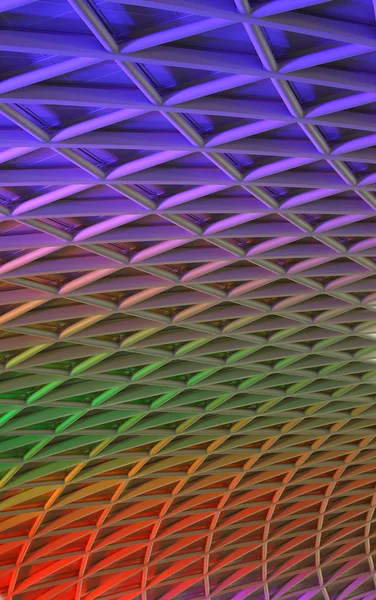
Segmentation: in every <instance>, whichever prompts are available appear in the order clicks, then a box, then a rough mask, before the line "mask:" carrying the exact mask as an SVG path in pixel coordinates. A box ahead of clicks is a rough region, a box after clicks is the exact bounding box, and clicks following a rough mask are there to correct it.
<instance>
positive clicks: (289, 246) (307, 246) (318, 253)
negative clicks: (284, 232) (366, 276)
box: [245, 236, 338, 269]
mask: <svg viewBox="0 0 376 600" xmlns="http://www.w3.org/2000/svg"><path fill="white" fill-rule="evenodd" d="M288 237H289V236H288ZM268 240H269V238H265V237H264V238H261V239H260V238H254V239H251V240H250V243H249V242H248V243H247V245H246V249H247V250H248V251H249V250H252V249H253V248H254V247H255V246H257V245H259V248H255V250H256V249H257V250H258V251H257V254H256V252H255V253H253V252H249V258H250V259H251V260H252V258H253V257H255V258H258V257H259V258H267V259H268V261H269V262H274V264H278V265H279V266H282V267H284V268H287V269H288V268H289V265H291V264H292V265H295V264H298V263H299V262H300V260H304V259H307V258H317V257H324V258H325V257H331V256H332V257H333V258H335V257H336V256H337V254H338V253H337V252H336V251H335V250H334V249H333V248H330V247H329V246H324V245H323V244H321V243H320V242H319V241H318V240H316V239H314V238H310V237H306V238H305V239H304V240H290V239H288V240H286V242H287V243H284V244H281V245H278V246H275V245H273V244H265V245H262V244H263V242H267V241H268ZM245 242H246V240H245ZM273 246H274V247H273ZM296 257H299V259H297V258H296ZM278 261H279V262H278ZM291 261H292V262H291Z"/></svg>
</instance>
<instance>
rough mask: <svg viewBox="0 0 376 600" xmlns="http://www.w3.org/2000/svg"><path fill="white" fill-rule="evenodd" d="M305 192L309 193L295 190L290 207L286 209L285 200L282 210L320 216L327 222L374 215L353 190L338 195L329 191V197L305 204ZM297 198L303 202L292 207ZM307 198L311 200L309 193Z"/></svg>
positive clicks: (289, 199)
mask: <svg viewBox="0 0 376 600" xmlns="http://www.w3.org/2000/svg"><path fill="white" fill-rule="evenodd" d="M304 192H308V190H294V191H293V193H292V194H291V195H290V198H288V199H287V204H288V206H286V208H284V202H286V199H285V200H284V201H283V202H282V203H281V209H282V210H283V211H286V212H287V213H291V214H300V215H304V214H307V215H315V216H320V218H325V220H327V219H329V218H335V217H336V216H342V215H346V214H350V215H352V214H365V215H367V214H369V215H370V216H371V215H372V208H371V207H370V206H369V204H367V203H366V202H365V201H364V200H363V199H362V198H360V196H359V195H358V194H355V192H354V191H353V190H349V191H345V190H343V191H341V192H338V193H337V194H332V193H331V190H330V191H329V190H328V192H329V193H330V195H329V196H327V197H323V198H321V197H319V198H318V199H317V200H312V201H310V202H305V200H304ZM295 196H297V197H298V198H299V197H300V198H301V202H300V203H299V202H298V203H297V204H295V205H291V200H293V199H294V197H295ZM307 198H308V199H309V192H308V193H307ZM289 201H290V203H289Z"/></svg>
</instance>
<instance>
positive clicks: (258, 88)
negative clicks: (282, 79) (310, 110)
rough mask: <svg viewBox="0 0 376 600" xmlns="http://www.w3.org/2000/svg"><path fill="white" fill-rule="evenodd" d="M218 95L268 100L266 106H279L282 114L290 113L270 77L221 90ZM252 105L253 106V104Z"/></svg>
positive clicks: (228, 97)
mask: <svg viewBox="0 0 376 600" xmlns="http://www.w3.org/2000/svg"><path fill="white" fill-rule="evenodd" d="M217 96H218V98H221V97H223V98H226V99H239V100H249V101H251V102H252V101H253V102H254V101H257V102H259V101H262V102H264V101H266V102H267V104H266V107H270V108H272V107H275V108H277V107H278V111H279V113H280V114H285V115H286V116H287V115H289V112H288V110H287V109H286V107H285V105H284V103H283V102H282V100H281V97H280V95H279V94H278V92H277V90H276V89H275V87H274V85H273V84H272V82H271V81H270V80H269V79H262V80H260V81H254V82H252V83H247V84H245V85H242V86H240V87H236V88H234V89H231V90H226V91H224V92H221V93H219V94H218V95H217ZM250 106H252V104H251V105H250ZM259 106H262V104H261V103H260V104H259Z"/></svg>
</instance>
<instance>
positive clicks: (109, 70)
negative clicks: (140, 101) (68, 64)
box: [48, 60, 143, 97]
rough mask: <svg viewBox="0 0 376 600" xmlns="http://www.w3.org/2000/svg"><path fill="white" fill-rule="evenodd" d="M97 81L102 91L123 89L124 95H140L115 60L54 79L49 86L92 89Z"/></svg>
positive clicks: (86, 67) (49, 81) (50, 80)
mask: <svg viewBox="0 0 376 600" xmlns="http://www.w3.org/2000/svg"><path fill="white" fill-rule="evenodd" d="M97 81H100V85H101V87H102V89H103V87H105V86H110V87H115V88H117V89H118V90H119V88H120V89H122V91H123V93H124V92H126V91H128V90H129V91H130V92H131V93H132V95H133V93H134V92H136V93H137V95H139V91H138V88H137V87H136V86H135V84H134V83H133V81H132V80H131V79H130V78H129V77H128V76H127V75H126V74H125V73H124V71H123V70H122V69H121V68H120V67H119V66H118V65H117V64H116V63H115V62H114V61H113V60H108V61H103V62H101V63H96V64H94V65H90V66H85V67H82V68H80V69H77V70H76V71H72V72H70V73H68V74H65V75H58V76H56V77H52V78H51V79H49V80H48V84H49V85H52V86H55V85H62V86H63V87H65V86H66V85H69V86H73V87H75V86H77V87H79V86H81V85H83V86H84V87H90V84H92V85H93V86H96V85H97V83H96V82H97ZM64 84H65V85H64ZM141 97H143V96H141Z"/></svg>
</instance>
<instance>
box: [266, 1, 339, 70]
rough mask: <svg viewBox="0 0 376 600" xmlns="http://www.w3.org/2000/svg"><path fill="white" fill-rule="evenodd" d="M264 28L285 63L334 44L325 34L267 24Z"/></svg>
mask: <svg viewBox="0 0 376 600" xmlns="http://www.w3.org/2000/svg"><path fill="white" fill-rule="evenodd" d="M286 10H287V8H286ZM256 12H257V11H256ZM262 29H263V33H264V35H265V37H266V39H267V41H268V44H269V46H270V49H271V50H272V52H273V54H274V56H275V57H276V58H277V59H278V61H279V63H280V64H285V63H286V62H288V61H290V60H291V59H294V58H299V57H304V56H305V55H307V54H308V55H309V54H311V53H313V52H317V51H320V50H325V49H327V47H328V46H329V49H330V47H331V46H332V44H328V40H327V39H326V38H325V37H324V35H323V36H318V35H316V36H315V35H307V34H306V33H304V34H303V33H298V32H296V31H286V30H282V29H274V28H271V27H268V26H267V25H266V27H263V28H262ZM291 49H293V50H291ZM297 68H298V67H297Z"/></svg>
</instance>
